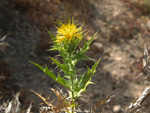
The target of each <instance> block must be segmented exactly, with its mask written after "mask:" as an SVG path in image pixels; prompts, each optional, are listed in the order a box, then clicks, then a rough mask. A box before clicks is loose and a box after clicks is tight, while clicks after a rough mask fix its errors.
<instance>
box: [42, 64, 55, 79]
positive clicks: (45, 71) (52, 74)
mask: <svg viewBox="0 0 150 113" xmlns="http://www.w3.org/2000/svg"><path fill="white" fill-rule="evenodd" d="M44 73H45V74H46V75H48V76H50V77H51V78H52V79H54V80H56V78H57V77H56V76H55V74H54V73H53V72H52V71H50V70H49V69H48V68H47V66H46V67H45V69H44Z"/></svg>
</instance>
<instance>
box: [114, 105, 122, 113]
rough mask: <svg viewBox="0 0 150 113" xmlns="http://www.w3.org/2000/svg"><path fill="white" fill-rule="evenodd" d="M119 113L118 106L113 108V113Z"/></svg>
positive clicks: (119, 107)
mask: <svg viewBox="0 0 150 113" xmlns="http://www.w3.org/2000/svg"><path fill="white" fill-rule="evenodd" d="M120 111H121V106H120V105H115V106H114V107H113V112H114V113H119V112H120Z"/></svg>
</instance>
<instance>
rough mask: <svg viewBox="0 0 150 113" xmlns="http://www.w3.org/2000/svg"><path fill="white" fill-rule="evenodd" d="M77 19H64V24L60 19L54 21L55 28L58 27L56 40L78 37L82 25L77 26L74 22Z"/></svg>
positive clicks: (69, 39)
mask: <svg viewBox="0 0 150 113" xmlns="http://www.w3.org/2000/svg"><path fill="white" fill-rule="evenodd" d="M76 22H77V21H74V19H73V18H72V20H70V18H66V19H65V24H63V23H62V22H61V21H60V20H57V21H56V25H57V26H58V27H57V26H56V28H57V29H58V31H57V36H56V39H57V40H56V42H58V43H60V42H61V41H63V40H67V41H69V42H70V41H71V40H72V38H73V37H75V38H78V39H80V36H81V35H82V33H83V31H82V27H83V25H82V26H81V27H79V28H77V25H78V24H76Z"/></svg>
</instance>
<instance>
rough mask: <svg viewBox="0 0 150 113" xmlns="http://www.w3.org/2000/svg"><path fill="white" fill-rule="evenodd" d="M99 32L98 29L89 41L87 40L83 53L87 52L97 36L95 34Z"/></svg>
mask: <svg viewBox="0 0 150 113" xmlns="http://www.w3.org/2000/svg"><path fill="white" fill-rule="evenodd" d="M97 33H98V31H97V32H96V33H95V34H94V35H93V36H92V38H91V39H90V40H89V41H88V42H85V45H84V46H83V48H82V52H83V53H85V52H86V51H87V50H88V49H89V46H90V44H91V43H92V41H93V39H94V38H95V36H96V35H97Z"/></svg>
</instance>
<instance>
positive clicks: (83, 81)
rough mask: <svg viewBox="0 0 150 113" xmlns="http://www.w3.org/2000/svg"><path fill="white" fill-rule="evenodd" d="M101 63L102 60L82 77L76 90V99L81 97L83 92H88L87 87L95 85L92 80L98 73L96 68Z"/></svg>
mask: <svg viewBox="0 0 150 113" xmlns="http://www.w3.org/2000/svg"><path fill="white" fill-rule="evenodd" d="M99 62H100V59H99V60H98V61H97V62H96V63H95V64H94V65H93V66H92V68H91V69H90V68H89V67H88V71H87V72H86V73H85V74H84V75H83V76H81V78H80V79H79V83H78V85H76V86H75V90H76V92H77V93H76V95H75V97H79V96H80V94H81V93H82V92H85V91H86V87H87V86H88V85H89V84H93V82H91V78H92V76H93V75H94V73H95V72H96V67H97V66H98V64H99Z"/></svg>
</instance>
